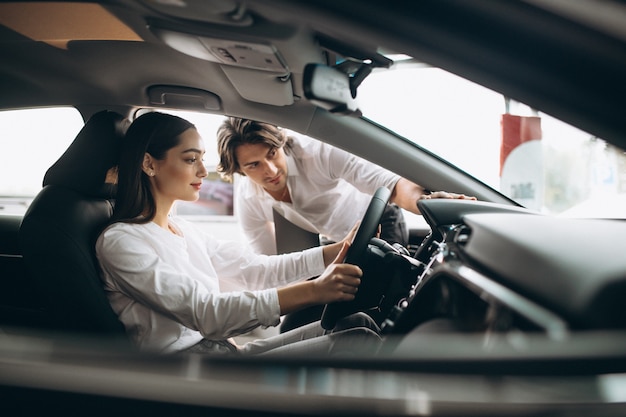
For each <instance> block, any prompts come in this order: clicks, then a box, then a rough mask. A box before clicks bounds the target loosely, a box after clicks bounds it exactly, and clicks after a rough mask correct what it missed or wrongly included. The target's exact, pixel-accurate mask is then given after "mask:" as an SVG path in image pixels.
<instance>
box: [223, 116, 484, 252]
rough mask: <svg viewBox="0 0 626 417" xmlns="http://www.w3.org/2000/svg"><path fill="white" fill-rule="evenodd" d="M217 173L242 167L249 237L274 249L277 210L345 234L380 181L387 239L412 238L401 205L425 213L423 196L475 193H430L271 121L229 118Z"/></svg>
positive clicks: (324, 231)
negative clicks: (386, 193)
mask: <svg viewBox="0 0 626 417" xmlns="http://www.w3.org/2000/svg"><path fill="white" fill-rule="evenodd" d="M217 146H218V152H219V156H220V163H219V165H218V167H217V169H218V172H220V174H221V175H222V176H223V177H224V178H226V179H232V176H233V174H235V173H239V174H241V175H242V176H243V177H244V178H243V180H242V181H241V182H240V184H239V189H238V192H237V205H238V210H239V216H240V222H241V225H242V228H243V231H244V234H245V235H246V237H247V239H248V242H249V244H250V245H251V246H252V248H253V249H254V250H255V251H256V252H258V253H264V254H275V253H276V237H275V233H274V224H273V222H274V216H273V211H274V210H275V211H277V212H278V213H279V214H281V215H282V216H283V217H285V218H286V219H287V220H289V221H290V222H291V223H293V224H295V225H297V226H299V227H301V228H302V229H305V230H308V231H311V232H314V233H319V234H321V235H322V236H324V237H326V238H328V239H329V240H331V241H339V240H341V239H342V238H343V237H344V236H346V235H347V234H348V232H349V231H350V230H351V228H352V227H353V226H354V225H355V223H356V222H357V221H359V220H361V218H362V217H363V215H364V213H365V210H366V209H367V206H368V204H369V201H370V199H371V196H372V195H373V194H374V192H375V191H376V189H378V188H379V187H381V186H383V187H387V188H388V189H389V190H391V192H392V194H391V198H390V203H392V204H390V205H389V206H388V207H387V209H386V210H385V214H384V215H383V219H382V220H381V225H382V228H381V238H382V239H384V240H386V241H388V242H389V243H396V242H397V243H400V244H402V245H403V246H406V244H407V243H408V231H407V229H406V225H405V223H404V217H403V215H402V211H401V210H400V208H403V209H406V210H409V211H411V212H413V213H417V214H419V210H418V208H417V200H419V199H422V198H460V199H473V200H475V198H474V197H467V196H465V195H463V194H454V193H447V192H444V191H438V192H435V193H429V192H427V191H426V190H425V189H424V188H423V187H422V186H420V185H418V184H415V183H413V182H411V181H409V180H407V179H405V178H402V177H400V176H399V175H396V174H394V173H392V172H390V171H388V170H386V169H383V168H381V167H379V166H377V165H375V164H372V163H370V162H368V161H365V160H363V159H361V158H358V157H356V156H354V155H351V154H349V153H347V152H345V151H342V150H340V149H337V148H335V147H332V146H330V145H326V144H323V143H321V142H318V141H315V140H311V139H308V140H305V139H297V138H294V137H290V136H288V135H287V134H286V133H285V132H284V131H283V130H282V129H280V128H278V127H276V126H273V125H271V124H268V123H262V122H256V121H252V120H247V119H240V118H235V117H230V118H227V119H226V120H225V121H224V122H223V123H222V125H221V126H220V128H219V129H218V133H217Z"/></svg>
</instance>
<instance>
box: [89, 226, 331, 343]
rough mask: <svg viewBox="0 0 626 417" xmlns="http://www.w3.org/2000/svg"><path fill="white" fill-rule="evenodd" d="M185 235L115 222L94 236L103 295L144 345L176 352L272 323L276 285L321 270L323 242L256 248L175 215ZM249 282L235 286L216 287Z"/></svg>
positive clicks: (276, 319) (275, 316)
mask: <svg viewBox="0 0 626 417" xmlns="http://www.w3.org/2000/svg"><path fill="white" fill-rule="evenodd" d="M170 223H171V224H172V225H174V227H176V228H177V229H178V231H179V232H180V233H181V235H182V236H178V235H175V234H173V233H171V232H169V231H167V230H165V229H163V228H161V227H159V226H158V225H156V224H155V223H152V222H149V223H145V224H131V223H115V224H113V225H111V226H109V227H108V228H107V229H106V230H105V231H104V232H103V233H102V234H101V235H100V236H99V238H98V240H97V242H96V254H97V258H98V261H99V262H100V267H101V275H102V280H103V281H104V289H105V291H106V293H107V296H108V299H109V301H110V303H111V306H112V307H113V310H114V311H115V312H116V313H117V315H118V317H119V319H120V320H121V322H122V323H123V324H124V325H125V327H126V331H127V333H128V334H129V335H130V336H131V338H132V339H133V340H134V342H135V343H136V344H137V345H138V346H139V347H140V348H141V349H144V350H156V351H162V352H173V351H179V350H182V349H186V348H188V347H190V346H192V345H194V344H196V343H197V342H198V341H200V340H201V339H202V338H206V339H209V340H223V339H227V338H229V337H233V336H237V335H240V334H242V333H246V332H248V331H250V330H252V329H254V328H256V327H258V326H265V327H267V326H276V325H277V324H278V323H279V319H280V307H279V304H278V295H277V290H276V287H280V286H283V285H286V284H288V283H290V282H295V281H299V280H304V279H306V278H310V277H313V276H317V275H319V274H321V273H322V272H323V271H324V269H325V267H324V262H323V254H322V248H321V247H316V248H313V249H309V250H307V251H304V252H297V253H293V254H287V255H280V256H265V255H257V254H255V253H253V252H252V251H250V250H249V249H248V248H247V247H245V246H244V245H241V244H239V243H237V242H228V241H220V240H217V239H215V238H213V237H212V236H210V235H208V234H206V233H203V232H201V231H199V230H197V229H196V228H195V227H194V225H193V224H192V223H191V222H188V221H186V220H184V219H180V218H172V219H171V221H170ZM220 286H222V287H224V286H226V288H233V287H239V288H246V289H247V290H246V291H240V292H224V293H222V292H220Z"/></svg>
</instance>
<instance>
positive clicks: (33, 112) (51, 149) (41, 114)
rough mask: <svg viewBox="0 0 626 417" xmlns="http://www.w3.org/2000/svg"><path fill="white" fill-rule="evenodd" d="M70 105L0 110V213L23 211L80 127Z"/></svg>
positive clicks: (80, 123)
mask: <svg viewBox="0 0 626 417" xmlns="http://www.w3.org/2000/svg"><path fill="white" fill-rule="evenodd" d="M83 125H84V122H83V119H82V117H81V115H80V113H79V112H78V110H76V109H75V108H73V107H55V108H36V109H20V110H9V111H0V126H1V129H2V135H0V214H3V213H10V214H23V213H24V212H25V211H26V209H27V208H28V205H29V204H30V202H31V201H32V199H33V198H34V197H35V195H37V193H38V192H39V190H41V185H42V181H43V176H44V174H45V173H46V171H47V169H48V168H49V167H50V166H51V165H52V164H53V163H54V162H55V161H56V160H57V159H58V158H59V156H61V155H62V154H63V152H65V150H66V149H67V147H68V146H69V144H70V143H71V142H72V141H73V140H74V138H75V137H76V135H77V134H78V132H79V131H80V129H81V128H82V127H83Z"/></svg>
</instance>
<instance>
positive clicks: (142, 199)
mask: <svg viewBox="0 0 626 417" xmlns="http://www.w3.org/2000/svg"><path fill="white" fill-rule="evenodd" d="M188 129H195V126H194V125H193V124H192V123H190V122H189V121H187V120H185V119H183V118H180V117H178V116H173V115H170V114H165V113H158V112H152V113H146V114H144V115H142V116H139V117H138V118H137V119H135V121H134V122H133V123H132V124H131V125H130V127H129V128H128V131H127V132H126V137H125V138H124V141H123V143H122V151H121V154H120V159H119V164H118V183H117V197H116V200H115V208H114V210H113V216H112V218H111V222H119V221H122V222H128V223H147V222H149V221H151V220H152V219H153V218H154V216H155V214H156V204H155V202H154V196H153V195H152V189H151V187H150V179H149V177H148V175H147V174H146V173H145V172H143V169H142V167H143V160H144V156H145V154H146V152H147V153H149V154H150V155H151V156H152V157H153V158H155V159H158V160H162V159H164V158H165V154H166V153H167V151H168V150H170V149H171V148H173V147H175V146H176V145H178V144H179V143H180V137H179V136H180V134H181V133H183V132H185V131H186V130H188Z"/></svg>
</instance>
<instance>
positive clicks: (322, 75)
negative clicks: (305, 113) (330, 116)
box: [303, 64, 361, 116]
mask: <svg viewBox="0 0 626 417" xmlns="http://www.w3.org/2000/svg"><path fill="white" fill-rule="evenodd" d="M303 89H304V96H305V97H306V98H307V99H308V100H309V101H311V102H312V103H313V104H315V105H316V106H319V107H322V108H324V109H326V110H328V111H330V112H331V113H339V114H346V115H355V114H356V115H358V116H360V115H361V112H360V110H359V109H358V106H357V103H356V100H355V98H356V94H355V96H353V95H352V91H351V88H350V78H349V77H348V74H345V73H343V72H341V71H339V70H337V69H335V68H332V67H329V66H326V65H321V64H307V65H306V67H304V79H303Z"/></svg>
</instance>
